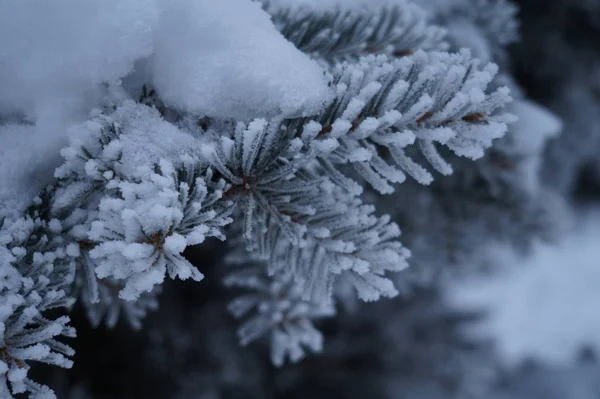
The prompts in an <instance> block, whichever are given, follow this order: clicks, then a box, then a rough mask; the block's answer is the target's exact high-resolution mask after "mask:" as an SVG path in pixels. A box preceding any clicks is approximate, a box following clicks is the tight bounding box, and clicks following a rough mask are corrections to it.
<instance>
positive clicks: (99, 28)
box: [0, 0, 158, 116]
mask: <svg viewBox="0 0 600 399" xmlns="http://www.w3.org/2000/svg"><path fill="white" fill-rule="evenodd" d="M157 11H158V8H157V4H156V0H102V1H97V0H54V1H37V0H19V1H14V0H0V87H2V90H0V111H6V110H12V111H21V112H26V113H28V114H30V115H33V116H36V113H37V108H39V107H44V106H45V104H46V103H55V102H56V101H61V102H63V103H65V105H66V106H76V105H77V103H78V101H79V100H80V99H79V98H78V97H79V96H81V95H82V93H84V92H85V91H87V90H90V89H92V88H93V87H94V86H95V85H97V84H98V83H101V82H105V81H112V80H114V79H117V78H119V77H122V76H124V75H125V74H127V73H128V72H129V71H130V70H131V69H132V68H133V62H134V61H135V60H136V59H138V58H141V57H145V56H148V55H149V54H150V53H151V52H152V39H153V37H152V32H153V29H154V26H155V24H156V19H157V17H158V13H157Z"/></svg>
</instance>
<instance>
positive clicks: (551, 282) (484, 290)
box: [447, 210, 600, 364]
mask: <svg viewBox="0 0 600 399" xmlns="http://www.w3.org/2000/svg"><path fill="white" fill-rule="evenodd" d="M599 243H600V210H596V211H594V212H591V213H586V214H585V215H584V216H582V217H581V219H580V222H578V224H577V227H576V228H575V229H574V230H573V232H572V233H571V234H570V235H569V236H567V237H566V238H565V239H564V240H563V241H562V242H559V243H558V244H557V245H549V244H538V245H536V247H535V249H534V251H533V253H532V254H531V256H528V257H525V258H522V257H519V256H517V255H515V254H514V253H513V252H512V251H511V250H509V249H507V248H502V247H497V248H495V249H493V250H491V251H490V252H489V253H488V255H489V258H490V259H494V262H495V263H497V265H498V266H499V269H500V270H501V272H499V273H497V274H494V275H491V276H488V277H486V278H479V279H471V280H469V281H463V282H460V283H457V284H455V285H453V286H452V287H450V289H449V290H448V293H447V294H448V299H449V302H450V303H452V304H453V305H454V306H456V307H458V308H460V309H468V310H487V311H489V315H488V318H487V320H486V321H484V322H482V323H481V324H479V325H477V326H476V328H474V329H473V331H472V333H475V334H484V335H486V336H492V337H493V338H495V339H496V341H497V347H498V350H499V352H500V354H501V356H502V357H503V358H504V360H506V361H507V362H508V363H517V362H519V361H521V360H524V359H526V358H536V359H538V360H542V361H547V362H549V363H553V364H565V363H568V362H570V361H572V360H573V359H574V358H575V357H576V356H577V354H578V352H579V351H580V350H581V349H582V348H585V347H593V348H595V349H597V350H600V313H599V312H598V303H600V262H599V261H598V259H600V244H599Z"/></svg>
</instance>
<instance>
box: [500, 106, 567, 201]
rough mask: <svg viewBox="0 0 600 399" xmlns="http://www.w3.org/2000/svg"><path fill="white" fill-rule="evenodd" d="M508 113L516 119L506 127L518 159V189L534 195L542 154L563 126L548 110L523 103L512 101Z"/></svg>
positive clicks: (536, 188)
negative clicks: (519, 184) (520, 188)
mask: <svg viewBox="0 0 600 399" xmlns="http://www.w3.org/2000/svg"><path fill="white" fill-rule="evenodd" d="M508 112H510V113H512V114H514V115H516V116H517V118H518V119H517V121H516V122H515V123H513V124H511V125H510V128H509V137H510V140H511V145H512V149H513V151H514V152H515V153H516V154H518V155H521V156H522V161H521V162H519V164H518V167H519V176H520V177H521V179H520V180H521V183H522V187H523V188H525V189H526V190H528V191H529V192H530V193H532V194H534V193H536V192H537V191H538V190H539V175H540V164H541V162H542V159H541V157H542V155H543V152H542V151H543V149H544V147H545V145H546V142H547V141H548V140H550V139H551V138H553V137H556V136H557V135H558V134H559V133H560V132H561V130H562V128H563V123H562V121H561V120H560V119H558V117H557V116H555V115H554V114H553V113H551V112H550V110H548V109H546V108H543V107H542V106H541V105H538V104H536V103H534V102H532V101H529V100H526V99H517V100H515V101H513V103H511V104H509V106H508Z"/></svg>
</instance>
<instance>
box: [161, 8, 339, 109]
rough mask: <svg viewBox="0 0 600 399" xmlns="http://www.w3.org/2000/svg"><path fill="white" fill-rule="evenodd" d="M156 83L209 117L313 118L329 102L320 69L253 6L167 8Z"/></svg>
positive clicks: (168, 96)
mask: <svg viewBox="0 0 600 399" xmlns="http://www.w3.org/2000/svg"><path fill="white" fill-rule="evenodd" d="M156 37H157V42H156V48H155V52H154V56H153V57H154V58H153V65H154V68H153V69H154V84H155V85H156V87H157V89H158V92H159V93H160V94H161V97H162V98H163V99H164V100H165V101H166V102H167V103H171V104H172V105H175V106H177V107H179V108H182V109H184V110H187V111H192V112H197V113H201V114H207V115H210V116H219V117H232V118H237V119H247V118H252V117H256V116H263V115H268V114H278V113H281V112H282V113H284V114H285V115H288V116H296V115H302V114H305V115H306V114H308V115H310V114H312V113H315V112H316V111H318V109H319V108H320V107H321V106H322V104H323V103H324V102H325V101H326V100H327V98H328V93H329V91H328V88H327V82H326V80H325V76H324V74H323V72H322V71H321V69H320V68H319V66H318V65H317V64H316V63H315V62H314V61H311V60H310V59H309V58H308V57H307V56H306V55H304V54H303V53H301V52H299V51H298V50H297V49H296V48H295V47H294V46H293V45H292V44H291V43H290V42H288V41H287V40H286V39H285V38H284V37H283V36H281V34H279V33H278V32H276V30H275V27H274V26H273V23H272V22H271V20H270V17H269V15H268V14H267V13H266V12H264V11H263V10H262V9H261V8H260V5H259V4H258V3H253V2H250V1H249V0H227V1H214V0H197V1H190V0H172V1H165V2H163V8H162V9H161V19H160V24H159V27H158V31H157V33H156Z"/></svg>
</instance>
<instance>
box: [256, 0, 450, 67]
mask: <svg viewBox="0 0 600 399" xmlns="http://www.w3.org/2000/svg"><path fill="white" fill-rule="evenodd" d="M266 9H267V11H268V12H270V13H271V15H272V17H273V23H274V24H275V26H276V27H277V28H278V29H279V31H280V32H281V33H282V34H283V36H285V37H286V38H287V39H288V40H289V41H290V42H292V43H294V45H295V46H296V47H297V48H298V49H300V50H302V51H303V52H305V53H307V54H310V55H312V56H314V57H315V58H318V59H323V60H326V61H328V62H330V63H335V62H339V61H343V60H349V59H356V58H358V57H359V56H362V55H367V54H374V53H377V54H388V55H390V56H395V57H402V56H406V55H410V54H412V53H414V52H415V51H417V50H444V49H445V48H446V43H445V42H444V36H445V30H444V29H442V28H440V27H438V26H433V25H430V24H429V22H428V21H427V17H426V14H425V12H424V11H423V10H422V9H421V8H420V7H418V6H417V5H415V4H413V3H409V2H401V3H399V4H394V5H389V6H383V7H375V8H373V9H371V8H369V9H366V8H365V9H361V10H343V9H342V8H341V7H336V8H335V9H334V10H331V11H323V12H317V11H315V10H313V9H311V8H308V7H299V8H298V7H289V8H278V7H275V6H272V5H270V4H269V2H267V4H266Z"/></svg>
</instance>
